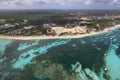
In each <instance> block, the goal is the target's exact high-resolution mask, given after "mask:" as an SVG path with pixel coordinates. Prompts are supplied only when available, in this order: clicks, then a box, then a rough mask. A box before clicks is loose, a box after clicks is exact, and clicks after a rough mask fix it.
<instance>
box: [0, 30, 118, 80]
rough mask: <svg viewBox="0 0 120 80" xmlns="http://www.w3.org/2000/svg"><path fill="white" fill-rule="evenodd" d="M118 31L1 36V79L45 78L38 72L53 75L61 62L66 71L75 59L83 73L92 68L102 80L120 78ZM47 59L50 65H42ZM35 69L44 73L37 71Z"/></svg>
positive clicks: (36, 79)
mask: <svg viewBox="0 0 120 80" xmlns="http://www.w3.org/2000/svg"><path fill="white" fill-rule="evenodd" d="M119 34H120V30H119V29H118V30H114V31H111V32H108V33H104V34H100V35H96V36H90V37H85V38H79V39H54V40H53V39H50V40H27V41H22V40H9V39H0V80H44V79H39V78H41V77H39V78H38V77H36V74H37V75H40V76H42V75H43V76H46V75H44V74H41V73H42V72H48V74H49V75H47V76H52V77H53V76H55V74H56V73H54V72H52V71H53V70H54V69H56V67H55V66H58V65H59V66H60V65H62V67H63V68H64V69H63V70H64V72H65V71H66V72H67V73H71V64H75V63H76V62H79V63H80V64H81V66H82V68H80V69H82V70H83V72H84V73H85V70H87V69H90V70H91V71H92V73H93V74H94V75H96V76H97V77H98V78H99V80H120V71H119V70H120V57H119V56H120V45H119V44H120V35H119ZM44 61H49V62H51V68H50V69H42V67H43V66H42V67H41V65H39V64H41V63H43V62H44ZM36 65H39V67H38V66H37V68H38V69H37V68H36V67H34V66H36ZM47 65H48V64H46V66H47ZM36 69H37V70H38V71H39V72H40V71H41V73H40V74H39V73H35V70H36ZM41 69H42V70H41ZM88 71H89V70H88ZM34 73H35V74H34ZM60 75H61V74H58V75H57V76H60ZM85 75H87V72H86V73H85ZM66 76H69V75H68V74H67V75H66ZM88 76H90V75H88ZM83 78H84V77H83ZM85 79H87V78H85ZM91 79H92V80H95V79H94V78H91ZM45 80H47V79H45ZM53 80H55V79H53ZM57 80H58V79H57ZM64 80H66V79H64ZM69 80H78V79H72V78H70V79H69ZM79 80H81V79H79Z"/></svg>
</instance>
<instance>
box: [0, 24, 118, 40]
mask: <svg viewBox="0 0 120 80" xmlns="http://www.w3.org/2000/svg"><path fill="white" fill-rule="evenodd" d="M117 28H120V24H118V25H115V26H113V27H109V28H105V29H104V30H103V31H99V32H92V33H90V34H78V35H65V36H45V35H42V36H5V35H0V39H13V40H36V39H40V40H44V39H75V38H83V37H88V36H94V35H99V34H102V33H107V32H109V31H111V30H115V29H117Z"/></svg>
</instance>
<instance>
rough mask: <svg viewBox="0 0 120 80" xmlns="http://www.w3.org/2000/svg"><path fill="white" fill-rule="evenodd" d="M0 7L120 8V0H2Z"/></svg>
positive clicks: (0, 0)
mask: <svg viewBox="0 0 120 80" xmlns="http://www.w3.org/2000/svg"><path fill="white" fill-rule="evenodd" d="M0 9H120V0H0Z"/></svg>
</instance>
